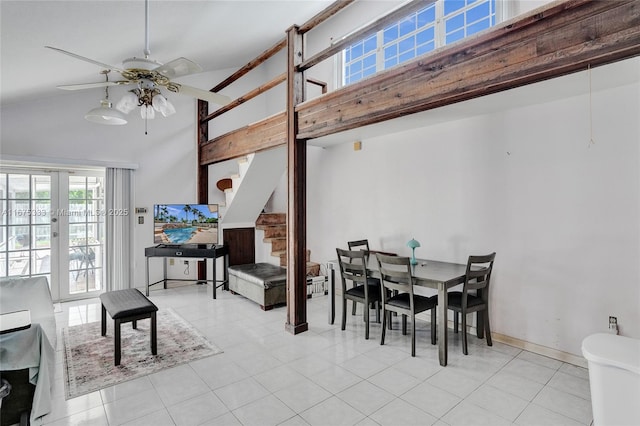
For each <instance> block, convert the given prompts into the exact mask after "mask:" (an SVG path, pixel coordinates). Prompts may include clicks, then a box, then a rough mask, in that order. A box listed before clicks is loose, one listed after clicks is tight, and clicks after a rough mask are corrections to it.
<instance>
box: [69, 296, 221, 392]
mask: <svg viewBox="0 0 640 426" xmlns="http://www.w3.org/2000/svg"><path fill="white" fill-rule="evenodd" d="M150 322H151V321H150V320H148V319H145V320H140V321H138V328H137V329H136V330H134V329H133V328H131V323H126V324H122V328H121V330H122V332H121V341H122V359H121V361H120V365H119V366H117V367H116V366H115V365H113V362H114V361H113V350H114V343H113V320H112V319H111V318H110V317H109V316H108V315H107V335H106V336H104V337H102V336H101V335H100V321H98V322H92V323H89V324H82V325H77V326H73V327H68V328H65V329H63V330H62V339H63V342H64V370H65V376H66V377H65V379H66V380H65V391H66V392H65V393H66V399H70V398H75V397H77V396H80V395H84V394H87V393H90V392H94V391H96V390H99V389H103V388H106V387H109V386H113V385H116V384H118V383H122V382H125V381H127V380H131V379H135V378H137V377H141V376H145V375H147V374H151V373H154V372H156V371H159V370H163V369H165V368H170V367H174V366H176V365H180V364H184V363H187V362H190V361H194V360H196V359H200V358H204V357H208V356H211V355H216V354H219V353H222V350H220V349H219V348H218V347H216V346H215V345H213V344H211V343H210V342H209V341H208V340H207V339H206V338H205V337H204V336H202V335H201V334H200V333H199V332H198V331H197V330H196V329H195V328H193V326H191V324H189V323H188V322H187V321H185V320H184V319H183V318H181V317H180V316H179V315H178V314H176V313H175V312H173V311H172V310H171V309H166V308H163V309H160V310H159V311H158V313H157V328H158V330H157V331H158V355H151V347H150V334H149V327H150Z"/></svg>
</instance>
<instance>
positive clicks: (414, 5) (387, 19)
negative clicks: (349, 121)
mask: <svg viewBox="0 0 640 426" xmlns="http://www.w3.org/2000/svg"><path fill="white" fill-rule="evenodd" d="M435 1H436V0H414V1H412V2H410V3H407V4H405V5H403V6H400V7H399V8H397V9H395V10H394V11H392V12H391V13H389V14H388V15H385V16H383V17H382V18H380V19H377V20H376V21H374V22H372V23H370V24H369V25H367V26H365V27H362V28H360V29H359V30H357V31H354V32H352V33H351V34H349V35H347V36H345V37H343V38H342V39H340V40H337V41H335V42H334V43H333V44H332V45H331V46H329V47H327V48H326V49H324V50H323V51H321V52H318V53H317V54H315V55H313V56H312V57H310V58H308V59H306V60H304V61H303V62H302V63H301V64H300V65H299V69H300V71H305V70H308V69H309V68H311V67H313V66H314V65H317V64H319V63H320V62H322V61H324V60H325V59H328V58H330V57H332V56H333V55H335V54H336V53H338V52H340V51H341V50H342V49H344V48H345V47H347V46H349V45H351V44H353V43H356V42H358V41H360V40H362V39H363V38H365V37H368V36H370V35H371V34H375V33H376V32H378V31H380V30H382V29H384V28H385V27H386V26H387V25H389V24H391V23H394V22H397V21H399V20H400V19H402V18H404V17H406V16H407V15H409V14H411V13H413V12H417V11H419V10H421V9H424V8H425V7H427V6H428V5H429V4H431V3H433V2H435Z"/></svg>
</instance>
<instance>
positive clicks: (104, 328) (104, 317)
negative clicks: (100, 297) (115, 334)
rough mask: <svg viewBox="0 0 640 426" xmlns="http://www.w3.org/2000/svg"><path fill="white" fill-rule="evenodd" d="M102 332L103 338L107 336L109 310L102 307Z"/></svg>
mask: <svg viewBox="0 0 640 426" xmlns="http://www.w3.org/2000/svg"><path fill="white" fill-rule="evenodd" d="M100 329H101V330H100V332H101V335H102V336H105V335H106V334H107V310H106V309H105V308H104V305H102V316H101V318H100Z"/></svg>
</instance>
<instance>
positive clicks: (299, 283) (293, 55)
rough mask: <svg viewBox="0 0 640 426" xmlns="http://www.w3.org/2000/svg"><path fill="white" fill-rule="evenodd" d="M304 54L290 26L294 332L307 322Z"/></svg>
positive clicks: (290, 307) (290, 306)
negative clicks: (299, 109)
mask: <svg viewBox="0 0 640 426" xmlns="http://www.w3.org/2000/svg"><path fill="white" fill-rule="evenodd" d="M302 58H303V40H302V34H300V32H299V29H298V27H296V26H292V27H291V28H289V29H288V30H287V188H288V190H287V194H288V197H287V205H288V207H287V322H286V324H285V328H286V330H287V331H288V332H290V333H292V334H298V333H302V332H303V331H307V330H308V329H309V324H307V256H306V251H307V203H306V193H307V141H305V140H299V139H298V138H297V134H298V119H297V117H296V112H295V106H296V105H297V104H299V103H300V102H302V101H303V100H304V93H305V84H304V74H303V73H302V72H299V71H297V70H296V69H297V66H298V64H299V63H300V61H302Z"/></svg>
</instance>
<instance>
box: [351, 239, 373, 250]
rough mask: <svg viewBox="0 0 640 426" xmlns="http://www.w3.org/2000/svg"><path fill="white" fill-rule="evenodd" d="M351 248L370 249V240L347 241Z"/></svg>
mask: <svg viewBox="0 0 640 426" xmlns="http://www.w3.org/2000/svg"><path fill="white" fill-rule="evenodd" d="M347 245H348V246H349V250H365V251H369V240H355V241H347Z"/></svg>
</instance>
